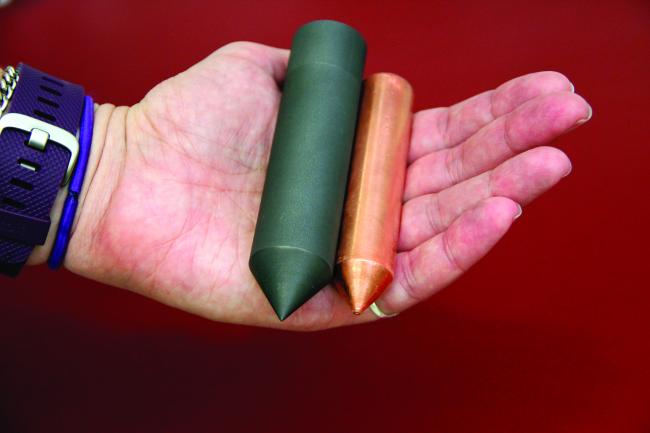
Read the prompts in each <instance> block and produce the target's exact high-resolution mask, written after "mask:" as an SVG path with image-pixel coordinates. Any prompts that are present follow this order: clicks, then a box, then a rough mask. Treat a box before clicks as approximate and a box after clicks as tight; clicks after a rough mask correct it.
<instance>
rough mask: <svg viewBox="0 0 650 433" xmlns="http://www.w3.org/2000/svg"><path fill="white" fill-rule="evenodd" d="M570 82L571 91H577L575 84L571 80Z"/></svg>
mask: <svg viewBox="0 0 650 433" xmlns="http://www.w3.org/2000/svg"><path fill="white" fill-rule="evenodd" d="M569 84H571V93H575V92H576V86H574V85H573V83H571V82H569Z"/></svg>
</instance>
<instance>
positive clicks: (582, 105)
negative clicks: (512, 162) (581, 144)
mask: <svg viewBox="0 0 650 433" xmlns="http://www.w3.org/2000/svg"><path fill="white" fill-rule="evenodd" d="M590 117H591V107H589V104H587V102H586V101H585V100H584V99H583V98H582V97H580V96H578V95H576V94H574V93H571V92H559V93H552V94H549V95H543V96H539V97H537V98H535V99H532V100H530V101H528V102H526V103H524V104H523V105H521V106H520V107H518V108H517V109H516V110H514V111H513V112H511V113H508V114H506V115H505V116H502V117H499V118H498V119H496V120H494V121H493V122H491V123H490V124H488V125H486V126H484V127H483V128H482V129H481V130H480V131H478V132H477V133H476V134H474V135H472V136H471V137H470V138H468V139H467V140H465V142H463V143H462V144H460V145H459V146H456V147H453V148H451V149H444V150H441V151H438V152H434V153H431V154H429V155H426V156H424V157H422V158H420V159H418V160H417V161H415V162H414V163H413V164H411V165H410V166H409V168H408V170H407V173H406V186H405V191H404V199H405V200H409V199H411V198H413V197H417V196H419V195H422V194H430V193H433V192H438V191H441V190H443V189H444V188H448V187H450V186H452V185H455V184H457V183H459V182H462V181H463V180H465V179H469V178H471V177H473V176H476V175H478V174H480V173H482V172H484V171H486V170H490V169H492V168H494V167H496V166H497V165H499V164H500V163H501V162H503V161H505V160H506V159H508V158H510V157H512V156H514V155H516V154H518V153H520V152H523V151H525V150H527V149H530V148H532V147H535V146H539V145H542V144H545V143H548V142H550V141H551V140H553V139H555V138H556V137H558V136H560V135H562V134H564V133H566V132H567V131H569V130H570V129H572V128H574V127H576V126H577V125H580V124H582V123H584V122H586V121H587V120H589V118H590Z"/></svg>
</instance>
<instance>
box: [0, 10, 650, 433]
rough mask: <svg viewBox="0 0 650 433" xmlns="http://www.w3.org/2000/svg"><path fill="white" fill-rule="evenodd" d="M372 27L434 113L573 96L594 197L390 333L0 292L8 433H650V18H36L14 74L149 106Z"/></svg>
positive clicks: (40, 291)
mask: <svg viewBox="0 0 650 433" xmlns="http://www.w3.org/2000/svg"><path fill="white" fill-rule="evenodd" d="M317 18H334V19H339V20H342V21H345V22H347V23H349V24H351V25H353V26H355V27H357V28H358V29H359V30H360V31H361V32H362V33H363V34H364V35H365V37H366V38H367V41H368V43H369V57H368V64H367V69H366V71H367V72H377V71H394V72H397V73H399V74H402V75H404V76H405V77H407V78H408V79H409V80H410V81H411V82H412V83H413V85H414V88H415V89H416V99H417V102H416V105H417V108H425V107H430V106H436V105H448V104H450V103H453V102H455V101H458V100H460V99H462V98H465V97H467V96H470V95H473V94H475V93H477V92H479V91H482V90H485V89H488V88H492V87H494V86H496V85H498V84H500V83H501V82H503V81H505V80H507V79H509V78H511V77H514V76H516V75H520V74H524V73H527V72H532V71H537V70H545V69H553V70H558V71H561V72H563V73H565V74H566V75H567V76H568V77H569V78H570V79H571V80H572V81H573V82H574V83H575V86H576V91H577V92H579V93H580V94H582V95H584V96H585V97H586V98H587V99H588V100H589V102H590V103H591V104H592V106H593V108H594V117H593V119H592V121H591V122H590V123H588V124H587V125H586V126H585V127H583V128H580V129H579V130H577V131H574V132H573V133H571V134H569V135H568V136H566V137H563V138H561V139H560V140H558V142H557V145H558V146H560V147H561V148H562V149H564V150H565V151H566V152H567V153H568V154H569V156H570V157H571V158H572V160H573V164H574V171H573V174H572V175H571V176H570V177H569V178H567V179H566V180H564V181H563V182H562V183H561V185H560V186H558V187H557V188H556V189H555V190H553V191H552V192H551V193H550V194H548V195H546V196H544V197H543V198H541V199H540V200H538V201H537V202H535V203H534V204H532V205H531V206H528V207H527V208H526V209H525V210H524V214H523V217H522V218H521V219H519V220H518V221H517V223H516V224H515V225H514V227H513V229H512V231H511V232H510V233H509V234H508V235H507V236H506V237H505V239H504V240H503V242H501V243H500V244H499V245H498V246H497V247H496V249H495V250H494V251H493V253H492V254H490V255H489V257H488V258H486V259H485V260H483V261H482V262H481V263H480V264H478V265H477V266H476V267H475V268H474V269H472V270H471V271H470V272H469V273H468V274H467V275H466V276H464V277H463V278H461V279H460V280H459V281H458V282H457V283H456V284H454V285H453V286H452V287H449V288H447V289H445V290H444V291H442V292H441V293H439V294H438V295H435V296H434V297H433V298H431V299H430V300H429V301H427V302H425V303H423V304H422V305H420V306H418V307H417V308H414V309H413V310H411V311H409V312H408V313H405V314H403V315H402V316H400V317H398V318H396V319H391V320H386V321H383V322H381V323H378V324H375V325H372V326H359V327H354V328H347V329H337V330H332V331H326V332H320V333H315V334H293V333H284V332H279V331H270V330H262V329H253V328H248V327H238V326H231V325H223V324H219V323H211V322H209V321H207V320H204V319H200V318H196V317H192V316H190V315H188V314H185V313H182V312H179V311H175V310H173V309H171V308H168V307H165V306H162V305H159V304H157V303H155V302H152V301H149V300H147V299H145V298H143V297H140V296H136V295H133V294H131V293H128V292H126V291H122V290H118V289H114V288H111V287H107V286H102V285H99V284H95V283H92V282H89V281H86V280H83V279H81V278H77V277H75V276H73V275H70V274H68V273H66V272H59V273H52V272H50V271H48V270H47V269H45V268H32V269H28V270H27V271H26V272H25V273H24V274H23V275H22V276H21V278H20V279H18V280H15V281H9V280H6V279H3V280H0V286H2V300H1V301H0V431H1V432H8V433H13V432H21V433H24V432H121V433H128V432H154V431H156V432H158V431H164V432H213V431H214V432H216V431H219V432H223V431H226V432H231V431H242V432H248V431H265V432H307V431H309V432H340V431H359V432H365V431H368V432H370V431H372V432H445V433H456V432H472V433H477V432H498V433H508V432H608V433H611V432H634V433H636V432H639V433H647V432H650V339H649V338H648V337H649V335H650V314H649V310H650V290H649V289H650V284H649V282H648V277H647V275H648V258H649V256H650V255H649V254H648V247H647V246H648V245H649V244H650V236H649V231H648V229H647V223H648V221H650V207H649V205H648V198H649V195H648V187H649V186H650V170H649V169H648V163H649V162H650V158H649V156H650V150H649V149H650V140H649V138H650V137H649V134H648V124H649V117H650V108H649V106H650V86H649V84H648V82H649V80H650V2H648V1H647V0H639V1H534V2H520V1H467V2H448V1H446V2H442V1H426V2H425V1H422V2H409V1H401V2H379V1H376V2H369V1H368V2H361V1H358V2H357V1H351V0H347V1H309V2H308V1H299V0H296V1H291V2H271V1H256V2H253V1H237V2H225V1H207V0H205V1H200V0H182V1H172V0H158V1H145V0H141V1H137V0H110V1H107V0H57V1H54V0H50V1H46V0H16V1H15V2H14V4H13V5H12V6H10V7H9V8H8V9H3V10H0V32H1V35H2V42H1V44H0V63H16V62H18V61H25V62H27V63H30V64H32V65H33V66H36V67H38V68H41V69H43V70H46V71H48V72H51V73H53V74H56V75H58V76H61V77H64V78H66V79H68V80H70V81H75V82H79V83H83V84H85V86H86V88H87V90H88V92H89V93H90V94H91V95H93V96H94V97H95V98H96V100H99V101H110V102H113V103H118V104H132V103H135V102H136V101H138V100H139V98H141V97H142V96H143V94H144V93H145V92H146V91H147V90H148V89H149V88H151V87H152V86H153V85H155V84H156V83H157V82H159V81H160V80H162V79H164V78H166V77H168V76H170V75H172V74H175V73H177V72H179V71H181V70H183V69H184V68H186V67H188V66H190V65H191V64H193V63H194V62H196V61H198V60H200V59H201V58H203V57H205V56H206V55H208V54H209V53H210V52H211V51H213V50H214V49H216V48H217V47H219V46H221V45H223V44H225V43H227V42H230V41H234V40H242V39H244V40H254V41H259V42H264V43H267V44H271V45H278V46H283V47H288V46H289V44H290V40H291V36H292V33H293V32H294V30H295V29H296V28H297V27H298V26H299V25H300V24H302V23H304V22H306V21H309V20H312V19H317Z"/></svg>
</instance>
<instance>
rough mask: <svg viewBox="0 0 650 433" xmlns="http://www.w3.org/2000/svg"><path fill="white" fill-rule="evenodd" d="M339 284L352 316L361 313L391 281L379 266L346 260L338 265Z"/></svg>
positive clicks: (370, 262)
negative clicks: (352, 313) (345, 295)
mask: <svg viewBox="0 0 650 433" xmlns="http://www.w3.org/2000/svg"><path fill="white" fill-rule="evenodd" d="M338 269H339V275H338V278H337V279H338V280H339V284H340V285H341V286H342V288H343V290H344V292H345V293H346V294H347V296H348V299H349V302H350V306H351V307H352V311H353V312H354V314H361V313H363V312H364V311H365V310H366V309H367V308H368V307H370V305H372V303H373V302H375V301H376V300H377V298H378V297H379V295H381V293H382V292H383V291H384V290H385V289H386V287H388V285H389V284H390V283H391V281H392V280H393V274H392V273H391V272H390V271H389V270H388V269H387V268H386V267H385V266H382V265H381V264H379V263H377V262H375V261H372V260H367V259H346V260H343V261H342V262H340V263H339V264H338Z"/></svg>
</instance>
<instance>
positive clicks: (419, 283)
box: [377, 197, 519, 313]
mask: <svg viewBox="0 0 650 433" xmlns="http://www.w3.org/2000/svg"><path fill="white" fill-rule="evenodd" d="M518 214H519V206H518V205H517V203H515V202H514V201H512V200H510V199H508V198H505V197H491V198H488V199H486V200H484V201H483V202H481V203H480V204H479V205H478V206H476V207H475V208H473V209H471V210H469V211H467V212H465V213H464V214H463V215H461V216H460V217H459V218H458V219H457V220H456V221H454V222H453V223H452V224H451V225H450V226H449V228H448V229H447V230H446V231H444V232H443V233H440V234H439V235H437V236H436V237H434V238H431V239H429V240H428V241H427V242H425V243H423V244H421V245H420V246H418V247H417V248H415V249H413V250H411V251H409V252H403V253H399V254H398V255H397V265H396V268H395V280H394V281H393V283H392V284H391V285H390V286H389V288H388V290H387V291H386V292H385V293H384V295H382V297H381V298H380V299H379V300H378V301H377V303H378V306H379V308H380V309H381V310H382V311H383V312H385V313H392V312H401V311H404V310H405V309H407V308H409V307H410V306H412V305H414V304H416V303H418V302H420V301H422V300H424V299H426V298H428V297H429V296H431V295H432V294H433V293H435V292H436V291H438V290H440V289H442V288H443V287H445V286H447V285H448V284H450V283H451V282H452V281H454V280H455V279H456V278H458V277H459V276H460V275H462V274H463V273H464V272H465V271H467V270H468V269H469V268H470V267H471V266H472V265H473V264H474V263H476V262H477V261H478V260H479V259H481V258H482V257H483V256H484V255H485V254H487V252H488V251H489V250H490V249H491V248H492V247H493V246H494V245H495V244H496V243H497V241H498V240H499V239H501V237H502V236H503V235H504V234H505V233H506V232H507V231H508V228H510V225H511V224H512V222H513V221H514V219H515V218H516V217H517V216H518Z"/></svg>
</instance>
